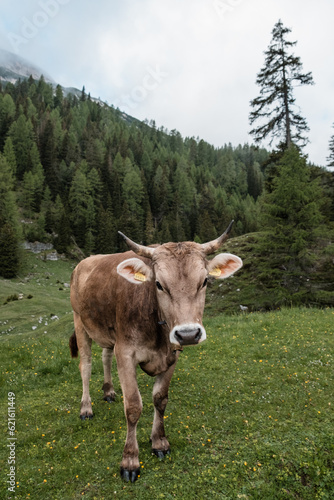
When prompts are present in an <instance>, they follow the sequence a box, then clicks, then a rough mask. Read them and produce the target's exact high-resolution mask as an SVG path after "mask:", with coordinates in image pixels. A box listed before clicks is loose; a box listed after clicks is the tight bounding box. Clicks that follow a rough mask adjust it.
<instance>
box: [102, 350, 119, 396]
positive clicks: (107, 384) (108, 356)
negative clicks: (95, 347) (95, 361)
mask: <svg viewBox="0 0 334 500" xmlns="http://www.w3.org/2000/svg"><path fill="white" fill-rule="evenodd" d="M113 354H114V348H113V347H112V348H111V349H109V348H104V349H103V350H102V363H103V371H104V384H103V386H102V389H103V399H104V400H105V401H108V403H111V402H112V401H115V395H116V394H115V390H114V386H113V383H112V378H111V364H112V357H113Z"/></svg>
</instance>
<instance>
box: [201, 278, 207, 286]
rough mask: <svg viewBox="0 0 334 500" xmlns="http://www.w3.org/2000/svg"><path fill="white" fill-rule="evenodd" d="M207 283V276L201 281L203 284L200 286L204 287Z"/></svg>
mask: <svg viewBox="0 0 334 500" xmlns="http://www.w3.org/2000/svg"><path fill="white" fill-rule="evenodd" d="M207 283H208V278H205V280H204V282H203V285H202V288H204V287H205V286H206V285H207Z"/></svg>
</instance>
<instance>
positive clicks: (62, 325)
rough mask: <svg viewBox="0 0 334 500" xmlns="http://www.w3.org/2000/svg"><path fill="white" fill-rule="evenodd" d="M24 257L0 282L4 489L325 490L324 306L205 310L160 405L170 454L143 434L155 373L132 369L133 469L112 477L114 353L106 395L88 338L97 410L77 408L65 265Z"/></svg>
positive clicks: (330, 490) (330, 469)
mask: <svg viewBox="0 0 334 500" xmlns="http://www.w3.org/2000/svg"><path fill="white" fill-rule="evenodd" d="M26 269H29V272H28V271H27V272H26V273H22V275H21V276H20V277H19V278H17V279H15V280H1V281H0V358H1V415H2V418H1V436H2V446H1V456H0V468H1V494H0V497H1V498H4V499H5V498H17V499H32V500H39V499H40V500H42V499H43V500H45V499H55V500H56V499H57V500H67V499H68V500H69V499H79V498H83V497H84V498H89V499H98V500H101V499H111V498H134V499H152V498H165V499H172V498H178V499H194V498H196V499H197V498H198V499H202V498H203V499H204V498H217V499H239V498H241V499H261V500H264V499H265V500H270V499H303V500H304V499H310V500H314V499H328V500H329V499H333V498H334V414H333V410H334V397H333V394H334V390H333V388H334V373H333V347H334V339H333V331H334V309H331V308H327V309H322V310H321V309H308V308H300V309H299V308H286V309H281V310H277V311H273V312H267V313H246V314H244V313H241V312H240V313H239V312H238V313H235V314H233V315H223V314H221V313H219V315H216V316H214V315H213V312H212V309H211V310H210V317H206V319H205V327H206V329H207V333H208V339H207V341H206V342H204V343H203V344H200V345H199V346H196V347H188V348H185V349H184V352H183V353H182V354H181V357H180V360H179V362H178V365H177V368H176V371H175V374H174V377H173V379H172V383H171V388H170V398H169V403H168V406H167V411H166V415H165V421H166V433H167V435H168V439H169V441H170V444H171V448H172V453H171V455H170V456H167V457H166V458H165V459H164V460H161V461H160V460H159V459H158V458H157V457H155V456H152V455H151V450H150V443H149V436H150V431H151V425H152V417H153V403H152V399H151V393H152V387H153V379H151V378H150V377H148V376H147V375H146V374H144V373H143V372H141V371H140V370H138V382H139V387H140V391H141V394H142V398H143V405H144V408H143V413H142V416H141V419H140V421H139V424H138V443H139V448H140V460H141V467H142V472H141V475H140V478H139V479H138V481H137V482H136V483H134V484H130V483H124V482H123V481H122V480H121V479H120V476H119V464H120V461H121V456H122V450H123V445H124V441H125V435H126V425H125V418H124V413H123V404H122V395H121V390H120V386H119V381H118V376H117V371H116V364H114V366H113V374H114V381H115V389H116V392H117V399H116V401H115V402H114V403H112V404H110V403H107V402H105V401H104V400H103V399H102V395H103V393H102V390H101V388H102V384H103V370H102V361H101V349H100V348H99V347H97V346H96V345H95V346H94V349H93V357H94V359H93V370H92V377H91V387H90V389H91V397H92V401H93V406H94V414H95V416H94V418H93V419H92V420H89V421H81V420H80V419H79V407H80V399H81V378H80V374H79V369H78V360H77V359H74V360H72V359H71V357H70V353H69V348H68V339H69V337H70V335H71V334H72V332H73V321H72V315H71V307H70V302H69V288H68V286H67V285H68V283H69V281H70V274H71V271H72V269H73V264H72V263H71V262H68V261H57V262H45V261H43V260H41V259H40V258H39V257H36V256H34V255H28V256H27V265H26ZM223 286H224V285H223ZM208 292H209V293H208V295H209V294H210V290H209V291H208ZM19 294H23V298H21V299H18V297H19ZM16 299H18V300H16ZM236 311H237V307H236ZM11 393H12V394H14V395H15V396H13V395H12V394H11ZM9 394H11V396H10V400H11V401H9V400H8V395H9ZM11 398H13V399H14V403H15V406H14V408H15V417H12V418H9V417H8V408H9V405H10V404H12V402H13V401H12V399H11ZM11 408H13V407H11ZM9 420H10V421H11V423H10V425H8V424H9ZM13 420H14V424H13V422H12V421H13ZM13 425H14V426H15V438H16V439H15V441H13V440H12V441H10V440H9V438H10V437H11V436H10V429H12V427H11V426H13ZM8 442H15V450H14V454H15V489H14V491H15V492H14V493H13V492H11V491H9V490H8V489H7V488H8V483H7V477H8V476H7V474H8V473H9V472H10V471H9V464H8V460H9V457H10V451H9V450H10V449H9V447H7V443H8Z"/></svg>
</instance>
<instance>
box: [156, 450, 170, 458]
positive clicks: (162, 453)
mask: <svg viewBox="0 0 334 500" xmlns="http://www.w3.org/2000/svg"><path fill="white" fill-rule="evenodd" d="M152 455H155V456H156V457H158V458H159V460H163V459H164V458H165V456H166V455H170V448H169V449H168V450H155V449H154V448H152Z"/></svg>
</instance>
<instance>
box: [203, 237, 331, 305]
mask: <svg viewBox="0 0 334 500" xmlns="http://www.w3.org/2000/svg"><path fill="white" fill-rule="evenodd" d="M263 237H264V234H263V233H251V234H246V235H243V236H239V237H237V238H231V239H230V240H228V241H227V242H226V243H225V244H224V248H223V251H224V252H230V253H234V254H236V255H238V256H239V257H241V258H242V260H243V263H244V265H243V268H242V269H241V270H240V271H238V272H237V273H236V274H235V275H234V276H233V277H232V278H228V279H227V280H225V281H223V282H221V281H219V280H218V281H216V280H214V279H213V280H211V283H210V287H209V289H208V296H207V306H206V312H207V314H209V315H215V314H217V312H224V313H227V314H229V313H235V312H237V311H240V305H243V306H247V307H248V310H249V311H267V310H272V309H278V308H280V307H292V306H302V305H304V306H311V307H327V306H330V307H333V306H334V266H333V257H334V244H333V243H331V240H330V239H329V237H328V239H325V238H324V240H323V242H320V243H318V246H317V247H316V248H313V249H310V250H308V252H307V254H306V255H305V256H304V258H303V259H301V263H298V264H296V263H295V262H294V261H293V260H292V259H291V257H290V256H289V255H288V254H280V255H277V256H276V257H275V256H274V255H272V254H271V255H270V259H269V258H268V257H267V254H266V252H265V251H264V250H263V247H262V244H261V239H262V238H263Z"/></svg>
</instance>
